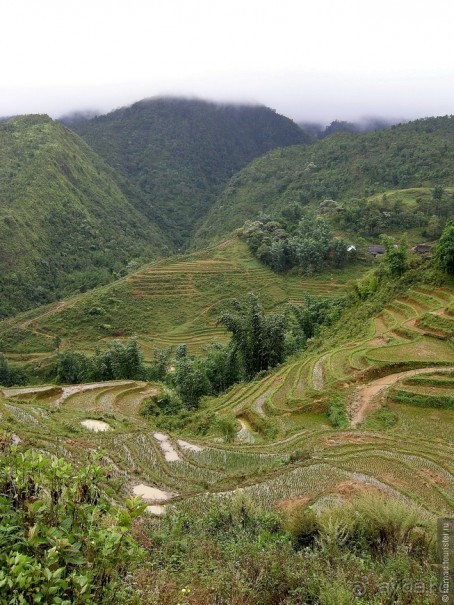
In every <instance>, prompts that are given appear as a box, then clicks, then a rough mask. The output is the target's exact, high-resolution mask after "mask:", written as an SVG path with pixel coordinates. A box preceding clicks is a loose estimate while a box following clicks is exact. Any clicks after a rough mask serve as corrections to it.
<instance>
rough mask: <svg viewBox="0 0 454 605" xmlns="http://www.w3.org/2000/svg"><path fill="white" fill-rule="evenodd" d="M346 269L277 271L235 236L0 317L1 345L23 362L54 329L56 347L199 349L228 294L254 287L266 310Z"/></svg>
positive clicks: (322, 289) (330, 284)
mask: <svg viewBox="0 0 454 605" xmlns="http://www.w3.org/2000/svg"><path fill="white" fill-rule="evenodd" d="M361 270H362V267H358V272H359V273H360V272H361ZM354 272H355V271H353V273H354ZM351 274H352V269H351V268H350V269H349V272H348V273H347V272H346V274H345V275H344V274H343V273H342V272H340V273H339V274H338V275H337V276H336V280H335V279H334V278H333V277H332V276H331V275H328V274H327V275H325V276H323V277H320V276H318V277H316V278H314V279H308V278H302V277H299V276H282V275H277V274H275V273H273V272H272V271H271V270H269V269H268V268H267V267H265V266H264V265H262V264H260V263H259V262H258V261H257V260H256V259H255V258H254V257H253V256H252V255H251V254H250V252H249V250H248V248H247V246H246V244H245V243H244V242H242V241H240V240H238V239H236V238H233V239H232V240H229V241H228V242H225V243H224V244H221V245H220V246H218V247H217V248H213V249H210V250H209V251H203V252H199V253H196V254H193V255H191V256H184V257H174V258H171V259H166V260H162V261H158V262H155V263H153V264H151V265H148V266H147V267H145V268H144V269H142V270H140V271H139V272H137V273H134V274H131V275H129V276H127V277H125V278H123V279H121V280H118V281H117V282H115V283H114V284H111V285H109V286H106V287H103V288H98V289H96V290H93V291H91V292H88V293H86V294H83V295H78V296H76V297H73V298H71V299H68V300H66V301H62V302H59V303H55V304H54V305H49V306H48V307H45V308H43V309H41V310H36V309H35V310H34V311H31V312H28V313H24V314H22V315H21V316H20V317H19V318H18V319H10V320H5V321H4V322H0V349H1V350H2V351H4V352H5V353H6V354H7V356H8V357H9V358H10V359H11V360H13V359H14V360H15V361H16V362H18V361H21V356H23V359H24V361H25V360H27V361H29V360H30V359H37V358H38V357H37V356H42V358H44V359H45V357H46V354H47V355H49V354H51V353H52V351H53V349H54V344H53V343H54V339H55V337H56V336H58V337H59V338H61V339H62V345H61V346H62V347H65V348H73V349H78V350H82V351H92V350H93V349H94V348H95V346H96V345H99V344H102V343H103V342H108V341H109V340H111V339H116V338H117V339H118V338H119V339H122V338H124V339H127V338H129V337H131V336H136V337H137V339H138V342H139V344H140V346H141V348H142V349H143V350H144V352H145V355H146V359H148V360H149V359H151V357H152V350H153V347H158V348H163V347H168V346H172V347H175V346H176V345H178V344H180V343H186V344H187V345H188V348H189V351H190V352H191V353H193V354H200V353H202V352H203V350H204V348H205V347H206V346H208V345H209V343H210V342H212V341H218V342H225V341H226V340H227V334H226V333H225V331H224V330H223V329H222V328H221V327H220V326H218V325H217V319H218V317H219V315H220V314H221V312H222V310H223V309H225V308H226V306H227V305H228V304H229V303H230V302H231V301H232V300H233V299H235V298H244V297H245V296H246V295H247V293H248V292H254V293H256V294H258V295H259V296H260V297H261V299H262V301H263V304H264V305H265V306H266V307H267V308H268V309H271V308H274V307H277V306H282V305H283V304H285V303H287V302H288V301H291V302H301V301H302V300H303V299H304V297H305V296H306V295H309V294H310V295H317V296H335V295H339V294H341V293H342V292H343V291H344V289H345V283H344V282H345V281H346V279H347V275H348V277H351ZM27 356H28V357H27Z"/></svg>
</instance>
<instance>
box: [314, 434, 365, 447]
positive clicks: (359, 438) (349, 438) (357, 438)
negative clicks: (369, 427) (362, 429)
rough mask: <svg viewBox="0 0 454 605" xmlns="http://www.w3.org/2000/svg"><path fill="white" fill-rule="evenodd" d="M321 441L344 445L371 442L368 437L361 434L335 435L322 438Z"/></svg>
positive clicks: (326, 443)
mask: <svg viewBox="0 0 454 605" xmlns="http://www.w3.org/2000/svg"><path fill="white" fill-rule="evenodd" d="M323 443H324V444H325V445H346V444H348V443H352V444H358V443H371V440H370V438H368V437H365V436H363V435H352V434H347V435H336V436H335V437H325V438H324V439H323Z"/></svg>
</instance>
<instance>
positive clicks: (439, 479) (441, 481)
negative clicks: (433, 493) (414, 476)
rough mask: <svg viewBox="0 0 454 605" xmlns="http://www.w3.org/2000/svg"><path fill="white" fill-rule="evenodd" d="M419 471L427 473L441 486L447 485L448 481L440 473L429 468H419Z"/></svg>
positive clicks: (426, 474)
mask: <svg viewBox="0 0 454 605" xmlns="http://www.w3.org/2000/svg"><path fill="white" fill-rule="evenodd" d="M418 471H419V472H420V473H421V474H423V475H425V476H426V477H429V479H431V481H433V482H434V483H436V484H437V485H440V486H444V485H446V481H445V480H444V479H443V477H442V476H441V475H439V474H438V473H435V472H434V471H431V470H429V469H428V468H419V469H418Z"/></svg>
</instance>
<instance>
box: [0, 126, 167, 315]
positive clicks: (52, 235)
mask: <svg viewBox="0 0 454 605" xmlns="http://www.w3.org/2000/svg"><path fill="white" fill-rule="evenodd" d="M0 160H1V161H0V292H1V297H0V317H2V316H7V315H11V314H12V313H14V312H17V311H21V310H24V309H27V308H30V307H32V306H36V305H38V304H43V303H46V302H50V301H52V300H55V299H56V298H57V297H59V296H62V295H65V294H66V295H68V294H69V293H71V292H74V291H79V290H82V291H84V290H87V289H88V288H90V287H94V286H95V285H98V284H100V283H106V282H108V281H111V280H112V278H113V275H114V274H115V273H116V272H118V271H120V270H123V269H124V268H125V267H126V265H127V264H128V262H130V261H131V260H133V259H137V261H138V262H144V261H146V260H149V259H150V258H152V257H153V256H156V255H157V254H158V253H159V252H163V251H165V250H166V249H167V244H166V238H165V237H164V236H163V234H162V233H161V232H160V230H159V229H158V228H157V227H154V226H153V225H152V224H151V223H150V221H149V220H147V219H145V217H144V216H143V215H142V214H141V213H140V212H139V211H138V210H137V209H135V208H134V207H133V206H132V205H131V204H130V203H129V201H128V200H127V199H126V198H125V196H124V194H123V193H122V192H121V190H120V189H119V187H118V185H117V184H116V181H115V179H114V177H113V173H112V170H111V169H110V168H109V167H108V166H107V165H106V164H105V163H104V162H103V161H102V160H101V159H99V158H98V157H97V156H96V154H95V153H94V152H93V151H92V150H91V149H90V148H89V147H88V146H87V145H86V143H84V142H83V141H82V139H80V138H79V137H78V136H77V135H76V134H74V133H73V132H71V131H70V130H68V129H67V128H65V127H64V126H62V125H61V124H58V123H56V122H53V121H52V120H51V119H50V118H48V117H47V116H25V117H19V118H16V119H14V120H11V121H8V122H5V123H2V124H0Z"/></svg>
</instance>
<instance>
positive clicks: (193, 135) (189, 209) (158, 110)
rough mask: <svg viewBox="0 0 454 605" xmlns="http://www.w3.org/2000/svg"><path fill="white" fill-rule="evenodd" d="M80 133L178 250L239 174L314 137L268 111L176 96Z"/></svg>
mask: <svg viewBox="0 0 454 605" xmlns="http://www.w3.org/2000/svg"><path fill="white" fill-rule="evenodd" d="M74 128H75V130H76V131H77V132H78V133H79V134H80V135H81V136H82V137H83V138H84V139H85V141H86V142H87V143H88V144H89V145H90V146H91V147H92V148H93V149H95V150H96V151H97V152H98V153H99V154H100V155H101V156H102V157H103V158H104V159H105V160H106V161H107V162H108V163H109V164H110V165H111V166H112V167H113V168H114V169H115V170H116V171H118V173H120V174H121V175H122V176H123V177H124V178H125V181H124V182H123V185H122V187H123V191H124V192H125V194H126V196H127V197H128V199H130V200H131V202H133V203H134V204H135V205H136V207H138V208H139V209H140V210H141V211H143V212H145V213H146V214H147V216H149V217H150V218H151V219H152V220H153V221H154V220H156V219H158V221H159V225H160V226H161V228H162V229H163V230H164V231H165V232H166V233H167V234H168V235H169V236H170V237H171V239H172V241H173V242H174V245H175V249H178V248H180V247H182V246H183V245H184V244H185V243H186V242H187V241H188V239H189V236H190V234H191V231H192V229H193V228H194V225H195V224H196V223H197V221H198V220H199V219H200V218H201V217H203V216H204V214H205V213H206V212H207V211H208V209H209V208H210V206H211V204H212V203H213V202H214V201H215V198H216V195H217V194H218V193H219V192H220V191H221V189H222V187H223V186H224V185H225V183H226V182H227V181H228V179H229V178H230V177H231V176H232V175H233V174H234V173H235V172H237V171H238V170H240V169H241V168H243V167H244V166H245V165H246V164H247V163H248V162H250V161H251V160H252V159H254V158H255V157H258V156H260V155H262V154H264V153H266V152H267V151H269V150H270V149H273V148H275V147H284V146H287V145H294V144H296V143H306V142H309V141H310V140H311V139H310V137H309V135H307V134H305V133H304V132H303V131H302V130H301V129H300V128H299V127H298V126H297V125H296V124H295V123H294V122H292V121H291V120H290V119H288V118H285V117H283V116H280V115H278V114H276V113H275V112H274V111H272V110H271V109H268V108H266V107H262V106H242V105H217V104H214V103H208V102H205V101H199V100H189V99H177V98H158V99H150V100H144V101H140V102H139V103H135V104H134V105H132V106H131V107H125V108H122V109H118V110H116V111H114V112H112V113H109V114H107V115H105V116H100V117H98V118H95V119H92V120H82V121H80V122H78V123H76V124H75V125H74Z"/></svg>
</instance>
